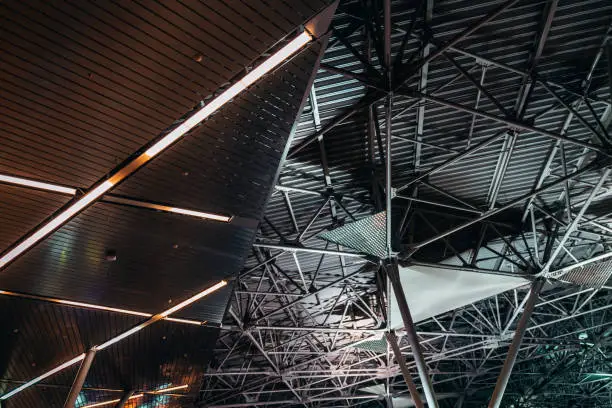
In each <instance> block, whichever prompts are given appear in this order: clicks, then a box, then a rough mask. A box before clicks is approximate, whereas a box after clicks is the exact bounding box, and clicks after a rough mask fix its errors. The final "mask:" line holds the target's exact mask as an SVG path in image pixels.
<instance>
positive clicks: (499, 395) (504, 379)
mask: <svg viewBox="0 0 612 408" xmlns="http://www.w3.org/2000/svg"><path fill="white" fill-rule="evenodd" d="M544 282H545V280H544V279H538V280H536V281H535V282H533V285H532V286H531V290H530V291H529V295H528V297H527V302H526V303H525V310H524V311H523V314H522V315H521V319H520V320H519V322H518V325H517V326H516V331H515V332H514V337H513V338H512V343H511V344H510V348H509V349H508V355H507V356H506V360H505V361H504V366H503V367H502V371H501V373H500V374H499V377H498V378H497V383H496V384H495V390H493V395H491V401H490V402H489V408H498V407H499V405H500V404H501V402H502V399H503V397H504V391H506V386H507V385H508V380H510V374H511V373H512V368H513V367H514V363H515V362H516V356H517V355H518V352H519V348H520V347H521V343H522V342H523V337H524V336H525V331H526V330H527V325H528V324H529V320H530V319H531V314H532V313H533V309H534V308H535V304H536V301H537V300H538V295H539V294H540V291H541V290H542V287H543V286H544Z"/></svg>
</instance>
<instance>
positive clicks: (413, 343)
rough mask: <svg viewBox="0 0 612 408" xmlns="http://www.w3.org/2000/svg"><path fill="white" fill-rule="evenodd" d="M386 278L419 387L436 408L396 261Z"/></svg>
mask: <svg viewBox="0 0 612 408" xmlns="http://www.w3.org/2000/svg"><path fill="white" fill-rule="evenodd" d="M387 276H388V277H389V280H390V281H391V286H393V292H394V293H395V299H396V300H397V305H398V306H399V309H400V313H401V315H402V320H403V321H404V329H405V330H406V339H407V340H408V344H410V349H411V351H412V356H413V358H414V362H415V364H416V367H417V370H418V373H419V378H420V379H421V385H422V386H423V392H424V393H425V399H426V400H427V405H428V406H429V407H430V408H438V401H436V395H435V392H434V389H433V385H432V383H431V378H429V374H428V372H427V364H426V363H425V357H424V356H423V352H422V351H421V345H420V344H419V339H418V337H417V332H416V329H415V327H414V322H413V321H412V315H411V314H410V308H409V307H408V302H407V301H406V296H405V295H404V290H403V288H402V283H401V282H400V278H399V267H398V265H397V260H396V259H393V260H391V262H390V263H389V265H388V268H387Z"/></svg>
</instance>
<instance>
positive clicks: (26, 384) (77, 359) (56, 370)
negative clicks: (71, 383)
mask: <svg viewBox="0 0 612 408" xmlns="http://www.w3.org/2000/svg"><path fill="white" fill-rule="evenodd" d="M84 358H85V353H83V354H80V355H78V356H76V357H75V358H73V359H72V360H68V361H66V362H65V363H64V364H61V365H59V366H57V367H55V368H54V369H52V370H49V371H47V372H46V373H44V374H42V375H39V376H38V377H36V378H34V379H32V380H30V381H28V382H27V383H25V384H22V385H20V386H19V387H17V388H15V389H14V390H12V391H10V392H8V393H6V394H4V395H3V396H1V397H0V400H5V399H7V398H10V397H12V396H13V395H15V394H17V393H19V392H21V391H23V390H25V389H26V388H28V387H31V386H32V385H34V384H36V383H38V382H39V381H42V380H44V379H45V378H47V377H50V376H52V375H53V374H55V373H58V372H60V371H62V370H63V369H64V368H68V367H70V366H71V365H73V364H76V363H78V362H79V361H81V360H83V359H84Z"/></svg>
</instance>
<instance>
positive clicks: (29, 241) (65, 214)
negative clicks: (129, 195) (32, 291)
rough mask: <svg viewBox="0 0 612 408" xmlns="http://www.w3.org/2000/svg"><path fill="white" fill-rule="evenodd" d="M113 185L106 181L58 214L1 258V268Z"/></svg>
mask: <svg viewBox="0 0 612 408" xmlns="http://www.w3.org/2000/svg"><path fill="white" fill-rule="evenodd" d="M112 186H113V183H112V182H111V181H110V180H106V181H105V182H103V183H102V184H100V185H98V187H96V188H94V189H93V190H91V191H90V192H89V193H87V194H85V195H84V196H83V197H81V198H80V199H78V200H77V201H76V202H75V203H74V204H72V205H71V206H70V207H68V208H66V209H65V210H64V211H62V212H61V213H60V214H58V215H57V216H56V217H55V218H53V219H51V220H50V221H49V222H47V223H46V224H45V225H43V226H42V227H40V228H39V229H37V230H36V231H35V232H34V233H33V234H32V235H30V236H29V237H28V238H26V239H24V240H23V241H21V243H19V244H18V245H17V246H15V247H13V249H11V250H10V251H8V252H7V253H5V254H4V255H3V256H2V258H0V268H2V267H3V266H4V265H6V264H7V263H9V262H10V261H12V260H13V259H15V258H16V257H18V256H19V255H21V254H22V253H23V252H25V251H26V250H28V249H29V248H30V247H32V246H33V245H34V244H36V243H37V242H38V241H40V240H41V239H43V238H44V237H46V236H47V235H48V234H50V233H51V232H52V231H54V230H55V229H56V228H59V227H60V226H61V225H62V224H64V223H65V222H66V221H68V220H69V219H70V218H72V217H74V216H75V215H76V214H78V213H79V211H81V210H83V209H84V208H85V207H87V206H88V205H89V204H91V203H92V202H93V201H95V200H96V199H98V198H99V197H100V196H101V195H102V194H104V193H105V192H107V191H108V190H110V189H111V187H112Z"/></svg>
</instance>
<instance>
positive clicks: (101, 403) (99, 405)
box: [80, 394, 144, 408]
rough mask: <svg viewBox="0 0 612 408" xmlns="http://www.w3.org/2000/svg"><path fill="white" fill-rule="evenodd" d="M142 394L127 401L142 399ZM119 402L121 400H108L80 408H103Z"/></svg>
mask: <svg viewBox="0 0 612 408" xmlns="http://www.w3.org/2000/svg"><path fill="white" fill-rule="evenodd" d="M143 395H144V394H136V395H132V396H131V397H130V398H128V401H129V400H133V399H136V398H142V396H143ZM119 401H121V398H117V399H114V400H109V401H102V402H96V403H95V404H89V405H83V406H81V407H80V408H94V407H103V406H105V405H110V404H116V403H118V402H119Z"/></svg>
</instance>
